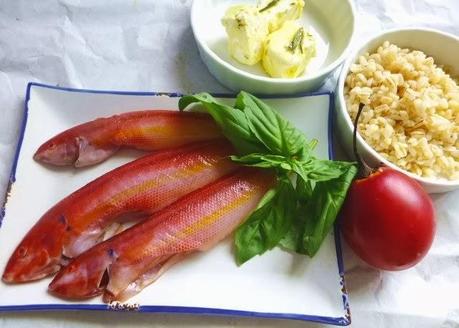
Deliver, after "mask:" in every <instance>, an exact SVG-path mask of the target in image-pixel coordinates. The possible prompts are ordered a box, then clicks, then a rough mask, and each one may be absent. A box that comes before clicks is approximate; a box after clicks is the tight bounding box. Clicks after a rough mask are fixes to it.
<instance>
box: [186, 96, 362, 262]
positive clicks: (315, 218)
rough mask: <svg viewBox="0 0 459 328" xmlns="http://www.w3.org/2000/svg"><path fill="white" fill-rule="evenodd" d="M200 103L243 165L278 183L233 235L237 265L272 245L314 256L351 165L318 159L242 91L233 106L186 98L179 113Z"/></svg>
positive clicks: (209, 99) (312, 143) (298, 133)
mask: <svg viewBox="0 0 459 328" xmlns="http://www.w3.org/2000/svg"><path fill="white" fill-rule="evenodd" d="M196 102H197V103H201V104H202V105H204V107H205V108H206V110H207V111H208V113H209V114H210V115H212V117H213V118H214V119H215V121H216V122H217V124H218V125H219V126H220V127H221V128H222V131H223V134H224V135H225V136H226V137H227V138H228V139H229V140H230V141H231V143H232V144H233V145H234V147H235V148H236V150H237V151H238V153H239V156H236V155H235V156H232V157H231V158H232V160H233V161H235V162H238V163H241V164H243V165H248V166H255V167H260V168H265V169H273V170H275V171H276V173H277V177H278V183H277V185H276V187H275V188H273V189H272V190H270V191H269V192H268V193H267V194H266V195H265V197H264V198H263V199H262V200H261V202H260V204H259V206H258V208H257V209H256V210H255V211H254V212H253V213H252V214H251V215H250V216H249V218H248V219H247V220H246V221H245V223H243V224H242V225H241V226H240V227H239V228H238V229H237V231H236V234H235V246H236V261H237V263H238V264H242V263H244V262H246V261H248V260H249V259H251V258H252V257H254V256H256V255H260V254H263V253H264V252H266V251H267V250H270V249H272V248H273V247H275V246H282V247H284V248H285V249H288V250H291V251H294V252H298V253H301V254H307V255H309V256H314V255H315V254H316V253H317V251H318V249H319V247H320V245H321V243H322V242H323V240H324V238H325V237H326V235H327V234H328V233H329V231H330V230H331V228H332V226H333V223H334V221H335V219H336V216H337V215H338V212H339V210H340V208H341V205H342V204H343V201H344V199H345V196H346V193H347V190H348V188H349V186H350V184H351V183H352V180H353V178H354V176H355V174H356V172H357V169H356V167H355V165H354V164H352V163H347V162H337V161H329V160H319V159H316V158H315V157H314V156H313V155H312V151H313V149H314V147H315V145H316V143H317V141H316V140H312V141H308V140H307V139H306V137H305V136H304V135H303V133H302V132H301V131H299V130H298V129H296V128H295V127H294V126H293V125H292V124H291V123H290V122H289V121H287V120H286V119H284V118H283V117H282V116H281V115H279V114H278V113H277V112H276V111H275V110H273V109H272V108H270V107H269V106H268V105H267V104H265V103H264V102H263V101H261V100H260V99H258V98H256V97H254V96H253V95H251V94H248V93H246V92H240V93H239V95H238V96H237V99H236V103H235V105H234V107H231V106H228V105H224V104H221V103H219V102H217V101H216V100H215V99H214V98H213V97H212V96H210V95H209V94H207V93H200V94H196V95H191V96H184V97H182V98H181V99H180V101H179V108H180V110H184V109H185V108H186V107H188V106H189V105H190V104H192V103H196Z"/></svg>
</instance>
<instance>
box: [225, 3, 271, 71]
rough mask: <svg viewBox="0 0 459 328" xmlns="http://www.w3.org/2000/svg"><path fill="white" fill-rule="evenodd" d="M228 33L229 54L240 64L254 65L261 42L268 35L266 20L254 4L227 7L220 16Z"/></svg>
mask: <svg viewBox="0 0 459 328" xmlns="http://www.w3.org/2000/svg"><path fill="white" fill-rule="evenodd" d="M222 24H223V26H224V27H225V29H226V33H227V34H228V50H229V53H230V55H231V56H232V57H233V58H235V59H236V60H237V61H239V62H240V63H242V64H246V65H254V64H256V63H258V62H259V61H260V60H261V57H262V55H263V43H264V40H265V39H266V37H267V36H268V33H269V30H268V21H267V20H266V19H265V18H264V17H263V16H262V15H261V14H260V13H259V12H258V9H257V8H256V7H255V6H250V5H238V6H232V7H230V8H228V10H227V11H226V13H225V16H223V18H222Z"/></svg>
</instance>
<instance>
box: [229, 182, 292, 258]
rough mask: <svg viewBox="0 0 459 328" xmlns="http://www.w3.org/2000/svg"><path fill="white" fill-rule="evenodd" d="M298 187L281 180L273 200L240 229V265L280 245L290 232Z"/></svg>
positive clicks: (254, 213) (236, 236) (237, 253)
mask: <svg viewBox="0 0 459 328" xmlns="http://www.w3.org/2000/svg"><path fill="white" fill-rule="evenodd" d="M294 191H295V190H294V188H293V186H292V183H291V182H290V180H289V179H288V178H286V177H285V178H282V179H280V180H279V182H278V185H277V186H276V188H275V189H274V192H273V193H272V194H270V196H269V197H270V198H269V199H266V198H265V199H264V204H263V205H262V206H260V207H259V208H258V209H256V210H255V211H254V212H253V213H252V214H251V215H250V216H249V218H248V219H247V220H246V221H245V222H244V223H243V224H242V225H241V226H240V227H239V228H238V229H237V230H236V234H235V240H234V242H235V246H236V262H237V264H238V265H241V264H243V263H244V262H246V261H248V260H250V259H251V258H252V257H254V256H256V255H260V254H263V253H264V252H266V251H267V250H270V249H272V248H273V247H275V246H277V244H278V243H279V241H280V240H281V239H282V238H283V237H284V235H285V234H286V233H287V231H288V230H289V229H290V226H291V225H292V222H293V220H294V219H295V214H296V199H295V197H292V194H294Z"/></svg>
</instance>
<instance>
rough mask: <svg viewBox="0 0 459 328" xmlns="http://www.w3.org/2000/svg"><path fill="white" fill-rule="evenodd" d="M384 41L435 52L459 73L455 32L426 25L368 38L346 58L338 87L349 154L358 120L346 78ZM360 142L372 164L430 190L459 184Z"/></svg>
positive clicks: (339, 120)
mask: <svg viewBox="0 0 459 328" xmlns="http://www.w3.org/2000/svg"><path fill="white" fill-rule="evenodd" d="M384 41H389V42H391V43H394V44H396V45H398V46H399V47H402V48H405V47H406V48H411V49H416V50H421V51H423V52H424V53H426V54H427V55H429V56H432V57H433V58H434V60H435V63H436V64H440V65H444V66H445V67H448V71H449V73H450V74H452V75H453V76H456V77H457V76H459V66H458V62H457V58H459V38H458V37H456V36H454V35H451V34H447V33H443V32H440V31H436V30H432V29H423V28H410V29H396V30H389V31H385V32H383V33H381V34H379V35H377V36H375V37H373V38H372V39H370V40H369V41H368V42H365V43H364V44H363V45H361V46H360V47H359V48H358V49H357V50H356V51H354V52H353V53H352V54H351V55H350V56H349V58H348V59H347V60H346V62H345V64H344V66H343V69H342V71H341V75H340V78H339V81H338V86H337V91H336V110H335V121H336V130H337V134H338V140H339V141H340V143H341V144H342V145H343V147H344V149H345V150H346V152H347V153H348V154H352V133H353V128H354V124H353V122H352V120H351V118H350V116H349V114H348V112H347V108H346V103H345V100H344V84H345V80H346V77H347V75H348V73H349V68H350V66H351V65H352V64H353V63H355V62H356V61H357V58H358V57H359V56H360V55H362V54H364V53H366V52H370V53H371V52H374V51H375V50H376V49H377V48H378V47H379V46H380V45H381V44H382V43H383V42H384ZM357 144H358V148H359V152H360V154H361V156H362V157H363V158H364V159H365V160H366V161H368V162H369V163H370V164H371V165H378V164H379V163H383V164H385V165H387V166H390V167H392V168H394V169H396V170H398V171H401V172H403V173H405V174H407V175H408V176H410V177H412V178H414V179H416V180H417V181H418V182H420V183H421V185H422V186H423V187H424V188H425V189H426V190H427V191H428V192H430V193H439V192H446V191H450V190H453V189H458V188H459V181H448V180H445V179H432V178H423V177H420V176H418V175H415V174H413V173H410V172H407V171H405V170H403V169H401V168H399V167H398V166H396V165H394V164H392V163H391V162H389V161H388V160H386V159H385V158H384V157H382V156H381V155H380V154H378V153H377V152H376V151H375V150H374V149H373V148H372V147H371V146H369V145H368V144H367V143H366V142H365V141H364V140H363V138H361V137H360V136H359V135H358V136H357Z"/></svg>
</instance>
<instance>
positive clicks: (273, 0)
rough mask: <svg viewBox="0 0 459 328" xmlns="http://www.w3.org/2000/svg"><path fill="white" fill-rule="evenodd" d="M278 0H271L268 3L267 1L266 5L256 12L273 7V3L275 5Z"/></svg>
mask: <svg viewBox="0 0 459 328" xmlns="http://www.w3.org/2000/svg"><path fill="white" fill-rule="evenodd" d="M278 2H279V0H272V1H271V2H270V3H268V4H267V5H266V7H264V8H261V9H260V10H259V11H258V12H260V13H262V12H264V11H266V10H268V9H270V8H272V7H274V6H275V5H277V3H278Z"/></svg>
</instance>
